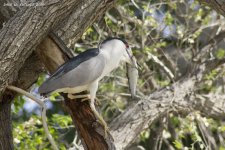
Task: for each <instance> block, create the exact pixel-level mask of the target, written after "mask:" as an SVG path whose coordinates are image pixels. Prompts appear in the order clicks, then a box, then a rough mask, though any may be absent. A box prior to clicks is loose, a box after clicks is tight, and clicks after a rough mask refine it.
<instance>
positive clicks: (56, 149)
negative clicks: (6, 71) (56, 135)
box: [7, 85, 59, 150]
mask: <svg viewBox="0 0 225 150" xmlns="http://www.w3.org/2000/svg"><path fill="white" fill-rule="evenodd" d="M7 89H10V90H12V91H15V92H17V93H20V94H22V95H25V96H26V97H28V98H30V99H31V100H33V101H35V102H36V103H38V105H40V107H41V118H42V123H43V127H44V130H45V133H46V135H47V138H48V140H49V141H50V143H51V145H52V147H53V149H54V150H59V149H58V147H57V145H56V143H55V141H54V139H53V137H52V135H51V134H50V132H49V130H48V124H47V117H46V105H45V103H44V102H43V101H41V100H39V99H38V98H36V97H35V96H33V95H32V94H30V93H28V92H26V91H24V90H23V89H20V88H17V87H15V86H10V85H9V86H7Z"/></svg>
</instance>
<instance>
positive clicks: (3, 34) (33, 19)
mask: <svg viewBox="0 0 225 150" xmlns="http://www.w3.org/2000/svg"><path fill="white" fill-rule="evenodd" d="M48 2H49V4H46V6H44V7H28V8H24V9H22V10H21V11H19V12H18V13H17V14H16V15H15V16H14V17H12V18H11V19H10V20H9V21H8V22H7V23H6V24H5V26H4V27H3V28H2V30H1V31H0V49H1V53H0V63H1V68H0V95H2V93H3V91H4V89H5V87H6V86H7V84H11V83H12V82H13V81H14V80H15V79H16V77H17V75H18V71H19V69H20V68H21V67H22V65H23V63H24V61H25V60H26V59H27V58H28V57H29V55H30V54H31V53H32V51H33V50H34V48H35V47H36V46H37V45H38V44H39V43H40V41H41V39H43V37H44V36H46V34H47V33H48V31H49V30H50V28H54V26H55V25H56V24H57V23H59V21H62V18H66V17H67V16H68V15H69V14H70V12H71V11H72V10H74V9H77V5H78V3H81V2H79V1H74V0H70V1H59V0H58V1H54V2H50V1H48ZM29 39H32V40H29ZM21 58H23V59H21Z"/></svg>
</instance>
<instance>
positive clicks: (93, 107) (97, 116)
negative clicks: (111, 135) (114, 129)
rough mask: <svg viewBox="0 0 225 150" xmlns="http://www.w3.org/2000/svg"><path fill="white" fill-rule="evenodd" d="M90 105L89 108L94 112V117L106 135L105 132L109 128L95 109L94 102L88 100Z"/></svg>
mask: <svg viewBox="0 0 225 150" xmlns="http://www.w3.org/2000/svg"><path fill="white" fill-rule="evenodd" d="M90 107H91V110H92V111H93V112H94V115H95V117H96V118H97V119H98V120H99V122H100V123H101V124H102V126H103V128H104V132H105V136H107V132H108V131H109V128H108V126H107V123H106V122H105V120H104V119H103V118H102V116H101V115H100V114H99V113H98V111H97V110H96V109H95V104H94V102H92V100H91V102H90Z"/></svg>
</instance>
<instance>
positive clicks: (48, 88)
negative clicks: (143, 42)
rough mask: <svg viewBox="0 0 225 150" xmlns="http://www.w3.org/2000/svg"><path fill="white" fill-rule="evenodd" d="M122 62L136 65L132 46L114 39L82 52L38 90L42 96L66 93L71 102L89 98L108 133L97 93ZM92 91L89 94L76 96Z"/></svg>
mask: <svg viewBox="0 0 225 150" xmlns="http://www.w3.org/2000/svg"><path fill="white" fill-rule="evenodd" d="M121 62H126V63H128V64H129V65H131V66H132V65H133V66H136V65H135V64H134V62H135V61H134V56H133V53H132V50H131V48H130V46H129V44H128V43H127V42H126V41H125V40H124V39H122V38H119V37H110V38H107V39H105V40H104V41H102V42H101V43H100V44H99V45H98V47H97V48H91V49H88V50H86V51H84V52H81V53H80V54H78V55H77V56H75V57H73V58H71V59H70V60H69V61H67V62H65V63H64V64H63V65H61V66H60V67H59V68H58V69H57V70H56V71H55V73H53V74H52V75H51V76H50V77H49V78H48V79H47V80H46V81H45V82H44V83H43V84H42V85H41V86H40V87H39V89H38V92H39V93H40V94H41V95H48V94H50V93H53V92H62V93H66V94H67V95H68V98H70V99H76V98H84V99H85V97H86V98H88V99H90V101H89V102H90V108H91V109H92V111H93V113H94V115H95V117H96V118H97V119H98V120H99V121H100V123H101V124H102V125H103V127H104V129H105V132H106V130H108V127H107V124H106V122H105V121H104V119H103V118H102V117H101V115H99V113H98V111H97V110H96V108H95V98H96V92H97V90H98V85H99V81H100V80H101V79H102V78H103V77H105V76H106V75H108V74H109V73H110V72H112V71H113V70H114V69H116V68H117V67H118V66H119V65H120V63H121ZM82 91H89V92H90V94H88V95H73V94H76V93H80V92H82Z"/></svg>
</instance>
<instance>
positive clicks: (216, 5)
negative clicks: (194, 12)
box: [198, 0, 225, 16]
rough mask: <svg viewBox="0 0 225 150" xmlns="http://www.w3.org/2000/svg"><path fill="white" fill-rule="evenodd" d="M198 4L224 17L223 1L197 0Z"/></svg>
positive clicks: (224, 2)
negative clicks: (208, 7) (206, 6)
mask: <svg viewBox="0 0 225 150" xmlns="http://www.w3.org/2000/svg"><path fill="white" fill-rule="evenodd" d="M198 1H199V2H200V3H202V4H205V5H208V6H210V7H212V9H214V10H216V11H217V12H218V13H219V14H221V15H223V16H225V1H223V0H198Z"/></svg>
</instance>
